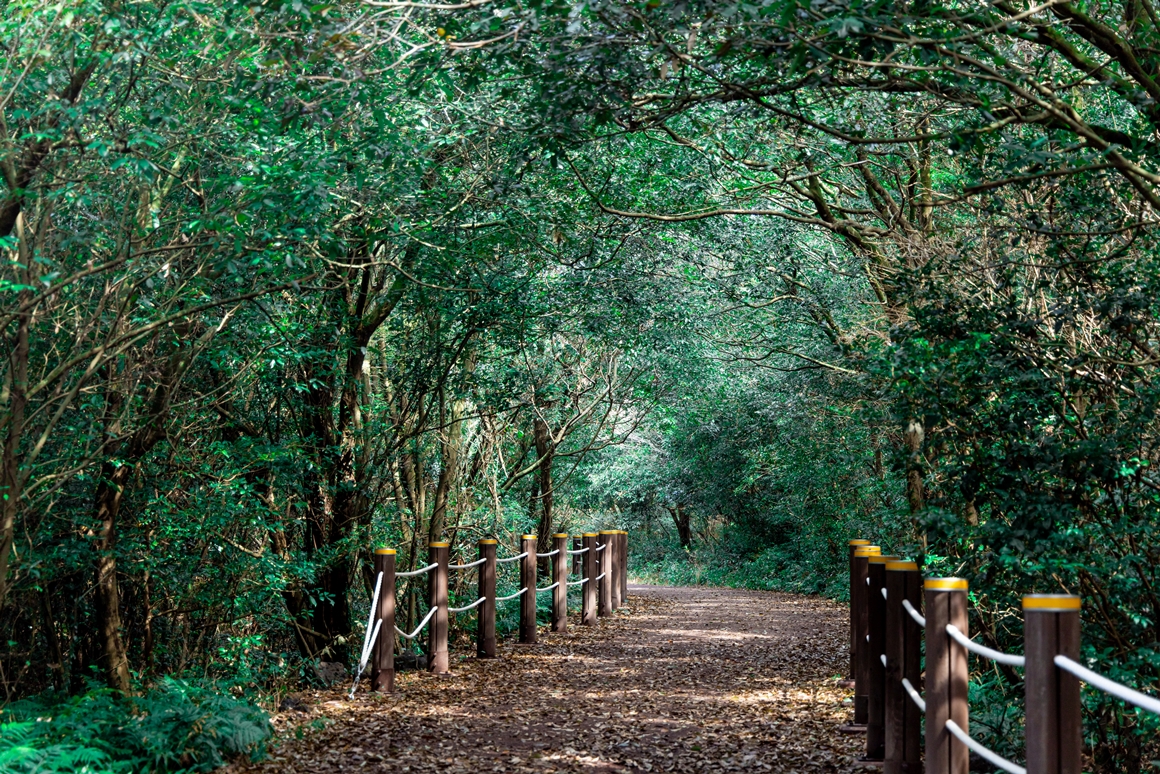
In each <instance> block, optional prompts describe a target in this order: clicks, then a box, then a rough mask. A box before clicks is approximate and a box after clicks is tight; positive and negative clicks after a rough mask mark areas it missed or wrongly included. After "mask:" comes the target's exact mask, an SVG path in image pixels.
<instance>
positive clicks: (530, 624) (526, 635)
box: [520, 535, 536, 645]
mask: <svg viewBox="0 0 1160 774" xmlns="http://www.w3.org/2000/svg"><path fill="white" fill-rule="evenodd" d="M520 553H522V554H527V556H525V557H524V558H523V559H521V560H520V588H522V589H527V591H525V592H524V593H523V594H522V595H520V642H522V643H523V644H525V645H532V644H535V642H536V536H535V535H524V536H522V537H521V538H520Z"/></svg>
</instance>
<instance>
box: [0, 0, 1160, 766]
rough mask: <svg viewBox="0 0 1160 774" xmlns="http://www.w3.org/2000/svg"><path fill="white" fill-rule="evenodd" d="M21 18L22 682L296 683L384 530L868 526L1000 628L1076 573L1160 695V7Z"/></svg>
mask: <svg viewBox="0 0 1160 774" xmlns="http://www.w3.org/2000/svg"><path fill="white" fill-rule="evenodd" d="M0 10H2V12H0V46H2V48H0V52H2V53H0V57H2V61H0V171H2V173H3V181H4V185H3V188H2V189H0V252H2V253H3V257H4V266H3V275H2V276H0V293H2V301H0V330H2V332H3V336H4V360H3V365H2V369H3V372H2V373H3V376H2V381H0V435H2V443H3V453H2V454H3V456H2V459H0V488H2V493H3V499H2V501H0V508H2V510H0V514H2V515H0V636H2V637H3V638H4V640H5V641H6V642H7V643H8V647H7V649H5V650H4V651H3V652H2V653H0V685H2V686H3V691H4V694H3V701H4V702H5V703H8V702H18V700H25V701H32V700H31V699H29V697H33V696H40V697H43V696H45V695H47V694H46V693H45V692H46V691H55V692H56V693H55V694H53V695H68V694H71V695H74V696H80V695H83V694H85V692H86V691H89V690H93V689H94V687H95V686H97V685H104V686H108V687H109V688H111V689H113V690H114V691H115V692H117V695H119V696H121V697H133V696H138V697H139V696H142V695H144V694H145V692H147V691H150V690H162V689H164V690H170V688H164V686H167V685H170V686H171V684H170V683H166V682H165V681H166V680H168V679H170V678H181V679H186V680H193V679H197V680H202V681H205V680H208V681H211V682H213V681H217V682H218V683H220V684H221V685H225V686H228V688H229V689H230V690H231V691H232V692H233V693H234V694H235V695H236V696H247V697H251V698H253V697H256V696H259V695H262V694H266V693H269V692H276V691H277V690H279V689H281V688H283V687H285V686H287V685H291V684H297V683H298V682H299V681H309V680H312V679H314V677H313V673H312V671H311V665H312V664H315V663H317V662H318V661H320V660H323V661H338V662H342V663H347V662H349V660H350V658H351V652H350V650H351V648H350V643H351V642H352V639H351V638H352V635H353V634H354V631H355V627H356V625H357V624H356V620H357V619H358V618H359V615H360V614H359V613H358V611H359V610H363V609H365V607H366V605H367V604H368V600H369V596H370V594H369V592H370V586H371V585H372V578H371V570H370V566H371V565H370V551H371V549H372V548H373V547H374V546H378V545H390V546H395V547H397V548H398V549H399V562H400V568H401V569H408V568H410V567H412V566H415V565H416V563H418V562H420V561H421V556H422V552H423V550H424V549H425V546H426V542H427V541H428V540H433V539H447V540H450V541H451V543H452V552H453V553H454V554H459V553H463V552H466V551H469V550H470V547H471V546H473V545H474V542H475V540H476V539H478V538H481V537H489V536H494V537H500V538H503V539H504V541H506V542H507V543H508V544H511V539H512V536H515V535H518V534H520V533H523V532H532V533H536V534H538V535H539V536H540V537H541V539H542V540H545V541H546V538H547V536H549V535H550V534H552V533H554V532H559V531H569V532H574V531H577V530H579V529H585V528H594V527H612V526H616V527H624V528H628V529H632V530H633V535H634V539H633V543H632V551H633V556H632V562H633V571H634V572H635V573H636V574H637V575H638V576H639V577H642V578H645V579H662V580H668V581H674V582H710V583H726V584H736V585H749V586H757V587H765V588H779V589H785V590H794V591H800V592H805V593H822V594H828V595H831V596H840V595H842V594H843V593H844V592H843V589H842V568H843V562H844V561H845V556H846V553H845V552H846V540H847V539H848V538H850V537H866V538H873V539H875V540H877V541H880V542H882V543H883V544H884V545H886V544H889V545H890V546H893V547H895V548H896V549H897V550H903V551H906V552H907V553H910V554H911V555H913V556H914V557H915V558H916V559H918V560H919V561H920V562H922V563H923V565H924V567H925V568H926V570H927V571H928V572H933V573H942V574H948V575H949V574H955V575H961V576H963V577H966V578H968V579H969V580H970V582H971V588H972V590H973V597H972V601H973V605H972V615H973V616H974V618H973V619H972V622H971V628H972V630H973V631H975V632H977V633H978V634H979V635H980V636H981V638H982V641H983V642H984V643H985V644H987V645H989V646H991V647H996V648H1008V647H1013V646H1014V645H1015V644H1017V643H1018V642H1019V640H1020V637H1021V633H1022V632H1021V618H1020V614H1019V612H1018V604H1019V597H1020V595H1022V594H1024V593H1030V592H1052V593H1054V592H1067V593H1074V594H1080V595H1082V596H1083V597H1084V598H1085V600H1088V602H1087V603H1086V604H1087V605H1088V607H1087V608H1086V609H1087V610H1088V611H1089V612H1088V613H1085V618H1084V632H1083V642H1084V656H1085V658H1086V659H1088V660H1089V663H1091V664H1093V665H1094V666H1095V667H1098V668H1099V669H1100V670H1101V671H1104V672H1105V673H1107V674H1109V675H1110V676H1112V677H1113V678H1115V679H1117V680H1120V681H1122V682H1125V683H1128V684H1131V685H1133V686H1135V687H1137V688H1139V689H1141V690H1150V691H1153V692H1155V691H1156V690H1158V689H1160V644H1158V643H1160V547H1158V546H1160V478H1157V475H1156V474H1154V473H1153V472H1152V471H1153V468H1154V467H1155V466H1156V464H1157V462H1158V461H1160V449H1158V448H1157V441H1158V440H1160V436H1158V430H1160V423H1158V417H1157V411H1158V409H1160V385H1158V384H1157V377H1158V376H1160V371H1158V370H1157V369H1158V367H1160V323H1158V312H1160V308H1158V306H1157V304H1158V302H1157V298H1160V292H1158V291H1160V244H1158V243H1157V223H1158V218H1160V153H1158V152H1157V151H1158V150H1160V149H1158V148H1157V147H1156V146H1157V144H1158V143H1160V134H1158V130H1160V19H1158V18H1157V11H1156V9H1155V7H1154V6H1153V4H1152V3H1151V2H1150V0H1121V1H1120V2H1093V3H1079V2H1069V1H1063V0H1050V1H1049V2H1046V3H1042V4H1030V3H1012V2H1007V0H994V1H993V2H990V3H986V4H980V3H965V4H964V3H937V2H929V0H915V1H914V2H895V3H874V4H862V3H852V2H845V1H844V0H835V1H833V2H826V1H822V0H818V1H815V2H806V1H805V0H763V1H762V2H760V3H757V2H754V3H748V2H732V0H730V1H729V2H725V1H724V0H704V1H703V2H677V3H662V2H659V1H658V0H648V1H647V2H644V3H640V2H633V3H628V2H621V1H619V0H599V1H598V2H577V3H563V2H540V1H538V0H532V1H531V2H507V1H506V0H495V1H488V0H465V2H451V3H422V2H401V1H396V0H365V2H361V3H335V4H318V5H307V4H303V3H301V2H297V0H295V2H278V1H276V0H275V1H271V2H254V1H250V0H247V1H246V2H235V1H234V0H214V1H213V2H188V1H183V2H158V3H127V2H122V1H120V0H79V1H78V2H60V3H50V2H43V1H42V0H4V2H2V3H0ZM463 555H466V554H463ZM455 591H456V590H454V589H453V593H454V592H455ZM405 593H410V592H405ZM409 599H410V600H411V601H410V603H409V606H408V607H407V609H406V612H405V614H406V617H407V620H409V621H410V622H412V623H413V622H414V621H415V620H416V616H417V615H421V611H419V610H417V609H416V605H417V602H416V597H415V595H414V594H413V593H410V597H409ZM972 680H973V681H974V682H973V690H974V689H975V688H976V687H977V689H978V691H979V693H980V699H979V705H978V706H980V707H983V709H982V710H980V711H979V712H978V713H977V714H973V715H972V722H973V723H974V724H975V726H976V729H977V730H978V731H980V732H981V733H983V734H985V735H989V736H987V744H988V746H990V747H993V748H995V749H996V750H998V751H999V752H1001V753H1005V754H1011V755H1013V754H1015V752H1016V751H1013V750H1012V742H1011V740H1012V739H1014V738H1017V736H1018V734H1015V733H1012V728H1013V727H1014V725H1015V724H1018V723H1019V722H1021V721H1019V717H1021V715H1020V713H1019V712H1018V711H1017V710H1018V702H1019V701H1021V699H1020V697H1021V690H1020V684H1019V681H1018V678H1017V676H1015V675H1014V674H1013V673H1011V672H1010V671H1002V670H996V671H994V672H983V673H980V674H976V675H972ZM158 686H162V688H161V689H159V688H158ZM118 700H129V699H127V698H125V699H118ZM972 701H973V703H974V699H972ZM13 706H17V705H13ZM973 713H974V710H973ZM1085 713H1087V716H1086V717H1085V729H1086V732H1087V734H1088V739H1087V742H1088V744H1089V746H1090V750H1091V751H1092V756H1093V757H1092V765H1093V770H1096V771H1104V772H1123V771H1140V770H1142V769H1143V768H1144V767H1146V766H1147V765H1148V762H1149V761H1151V760H1153V759H1154V758H1155V757H1156V756H1157V754H1158V751H1157V748H1156V741H1155V740H1156V731H1157V726H1156V723H1155V722H1154V720H1147V719H1145V718H1143V717H1142V716H1138V715H1137V714H1136V713H1134V712H1126V711H1125V710H1124V708H1123V707H1122V706H1120V705H1118V704H1117V703H1116V702H1114V701H1112V700H1108V699H1105V698H1101V697H1099V696H1097V695H1095V694H1093V695H1090V696H1088V695H1086V694H1085ZM211 757H212V756H211Z"/></svg>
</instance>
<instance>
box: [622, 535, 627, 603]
mask: <svg viewBox="0 0 1160 774" xmlns="http://www.w3.org/2000/svg"><path fill="white" fill-rule="evenodd" d="M627 602H628V530H626V529H622V530H621V531H620V603H621V604H622V605H623V604H627Z"/></svg>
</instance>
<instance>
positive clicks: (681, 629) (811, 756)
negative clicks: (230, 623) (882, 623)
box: [241, 586, 862, 773]
mask: <svg viewBox="0 0 1160 774" xmlns="http://www.w3.org/2000/svg"><path fill="white" fill-rule="evenodd" d="M574 623H575V617H574V616H573V617H572V619H571V620H569V629H568V632H567V633H565V634H546V635H545V634H541V636H540V642H539V643H538V644H537V645H533V646H520V645H516V644H510V643H509V644H503V645H501V649H500V654H499V655H500V658H498V659H496V660H490V661H481V660H477V659H475V658H464V659H463V660H462V661H460V662H459V663H458V664H454V663H453V666H452V669H453V674H452V676H450V677H443V678H437V677H431V676H429V675H427V674H425V673H415V672H409V673H403V674H400V675H399V679H398V681H397V691H396V693H395V694H393V695H390V696H377V695H374V694H370V693H367V692H364V691H360V692H359V693H358V694H357V696H356V698H355V700H354V701H350V702H348V701H346V700H345V696H341V697H340V695H339V694H318V695H317V698H318V699H320V700H321V702H320V703H319V704H317V705H316V706H315V707H313V708H312V709H311V710H310V714H311V715H314V716H315V720H314V721H313V722H314V723H315V725H318V724H319V721H318V720H317V716H319V715H322V716H325V717H326V718H327V720H328V721H332V722H330V724H329V725H327V726H326V727H325V728H323V729H321V730H318V731H315V732H311V733H308V734H306V735H305V736H303V737H302V738H300V739H295V738H293V735H292V734H288V735H287V738H286V741H284V742H283V743H282V744H281V746H279V747H278V748H277V749H275V750H274V751H273V752H272V754H271V756H270V757H269V759H268V760H267V761H266V762H265V763H263V764H259V765H254V766H247V767H244V768H243V769H241V770H243V771H256V772H308V773H312V772H339V771H343V772H345V771H355V770H366V771H392V772H449V773H453V772H489V771H496V772H545V773H546V772H553V771H559V772H591V773H595V772H602V773H603V772H627V771H630V770H635V771H665V772H668V771H678V772H718V771H730V772H734V771H755V772H756V771H774V772H847V771H850V770H851V769H852V764H853V759H854V758H855V756H856V755H857V754H858V753H859V752H860V750H859V744H860V743H861V742H862V737H853V738H851V737H847V736H844V735H841V734H839V733H838V726H839V725H840V724H841V723H843V722H845V721H847V720H848V717H847V716H848V715H849V710H848V709H847V707H846V706H843V704H842V702H843V700H844V699H846V698H848V697H849V696H850V693H849V692H848V691H846V690H843V689H840V688H838V687H837V685H836V676H837V675H838V674H839V673H841V672H842V671H843V669H844V666H845V664H846V659H847V658H848V656H847V655H846V653H847V650H846V638H847V637H848V634H847V629H846V625H847V624H846V613H845V611H844V610H843V609H842V608H840V607H838V606H837V605H835V604H833V603H830V602H827V601H825V600H821V599H818V598H815V597H804V596H797V595H792V594H779V593H773V592H760V591H741V590H733V589H713V588H702V587H696V588H668V587H658V586H629V599H628V602H627V605H626V607H625V608H621V609H620V610H618V611H617V612H616V613H615V614H614V615H613V617H612V618H604V619H601V620H600V625H599V626H596V627H580V626H575V625H573V624H574ZM459 652H461V653H462V652H463V651H462V649H461V650H460V651H459ZM454 655H455V648H454V646H453V650H452V656H453V659H454ZM363 685H364V686H365V682H364V683H363ZM289 715H290V716H295V715H297V716H298V718H297V719H292V718H291V717H287V716H285V715H284V716H281V717H279V718H278V719H277V722H279V723H283V724H288V723H295V724H302V723H303V719H304V718H303V716H302V715H301V713H289ZM324 722H326V721H324Z"/></svg>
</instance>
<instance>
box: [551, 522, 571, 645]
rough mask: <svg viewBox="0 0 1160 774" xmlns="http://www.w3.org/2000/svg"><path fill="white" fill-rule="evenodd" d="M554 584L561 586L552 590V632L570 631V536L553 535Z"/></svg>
mask: <svg viewBox="0 0 1160 774" xmlns="http://www.w3.org/2000/svg"><path fill="white" fill-rule="evenodd" d="M552 550H553V551H555V552H556V555H555V556H553V557H552V582H553V583H558V584H560V585H558V586H556V588H555V589H553V590H552V631H554V632H563V631H567V630H568V535H567V533H565V534H557V535H552Z"/></svg>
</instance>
